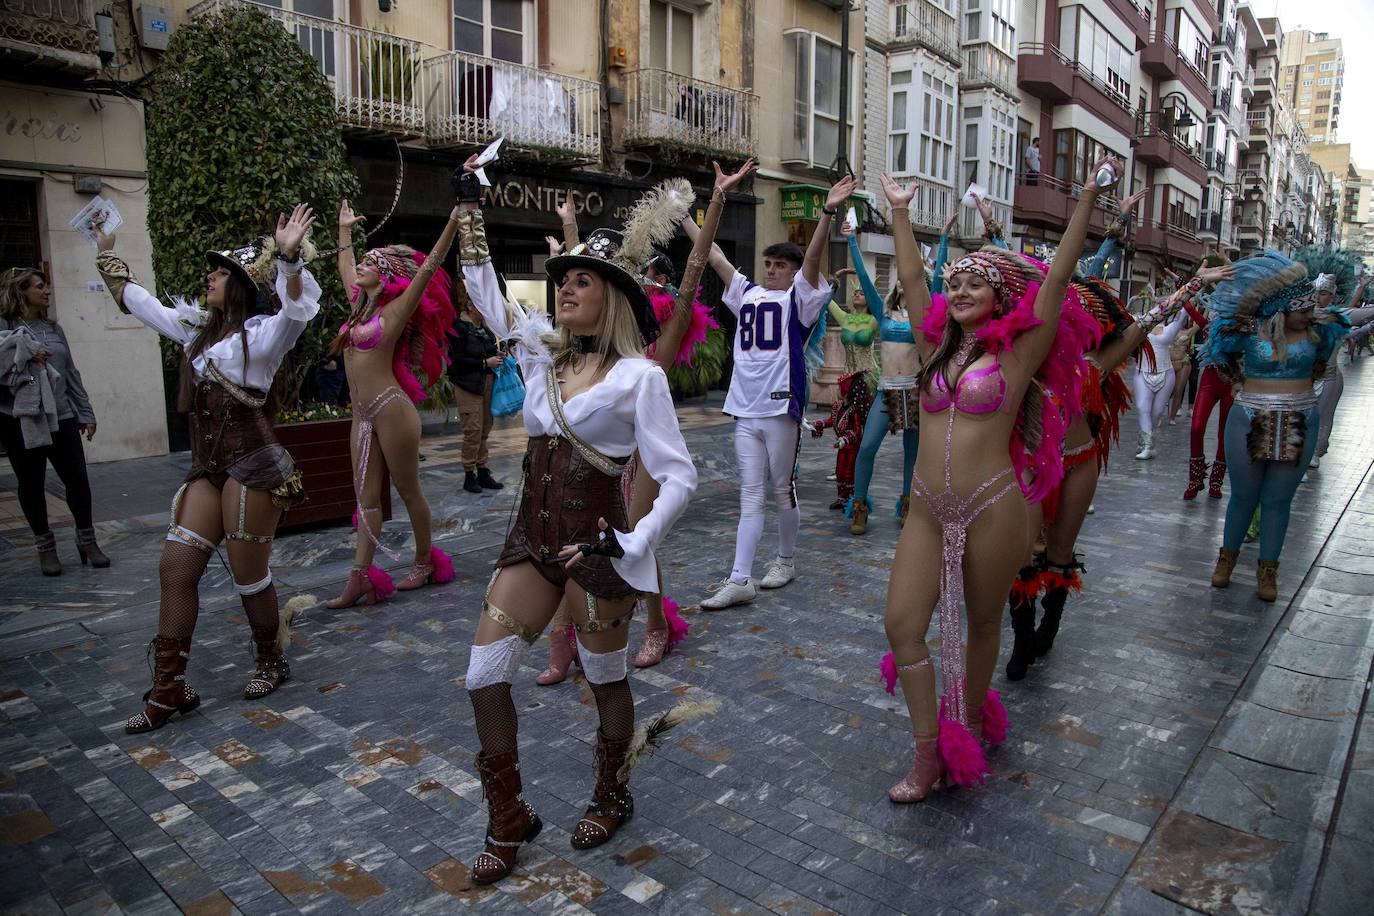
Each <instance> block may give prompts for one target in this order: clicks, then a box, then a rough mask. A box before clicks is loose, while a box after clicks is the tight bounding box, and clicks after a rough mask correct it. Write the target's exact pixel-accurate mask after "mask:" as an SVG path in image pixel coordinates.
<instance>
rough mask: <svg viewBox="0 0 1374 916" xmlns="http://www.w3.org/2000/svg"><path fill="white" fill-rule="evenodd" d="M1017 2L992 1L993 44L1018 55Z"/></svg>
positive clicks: (1007, 0)
mask: <svg viewBox="0 0 1374 916" xmlns="http://www.w3.org/2000/svg"><path fill="white" fill-rule="evenodd" d="M1015 3H1016V0H992V36H991V37H992V43H993V44H994V45H996V46H997V47H999V48H1001V49H1002V50H1003V51H1005V52H1006V53H1007V54H1008V55H1011V56H1015V54H1016V25H1015V22H1016V6H1015Z"/></svg>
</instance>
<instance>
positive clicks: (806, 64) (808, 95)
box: [783, 30, 856, 168]
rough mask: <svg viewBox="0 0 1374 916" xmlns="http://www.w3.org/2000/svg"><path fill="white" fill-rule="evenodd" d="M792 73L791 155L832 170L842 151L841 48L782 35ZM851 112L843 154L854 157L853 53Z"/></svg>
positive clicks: (808, 35) (803, 35)
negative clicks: (831, 166)
mask: <svg viewBox="0 0 1374 916" xmlns="http://www.w3.org/2000/svg"><path fill="white" fill-rule="evenodd" d="M783 40H784V41H785V42H787V43H789V44H790V45H791V47H790V48H789V49H788V55H787V56H788V66H789V68H790V69H791V71H792V86H793V112H792V144H791V146H792V154H791V156H789V157H788V158H789V160H790V161H801V162H805V163H807V164H808V165H811V166H813V167H816V168H828V167H829V166H830V165H832V164H833V163H834V162H835V160H836V158H837V157H838V155H839V150H840V67H841V56H840V46H839V45H837V44H835V43H834V42H831V41H828V40H827V39H825V38H823V37H822V36H820V35H817V34H815V33H814V32H804V31H800V30H797V31H790V32H785V33H783ZM848 65H849V73H850V75H851V76H850V80H849V106H848V117H847V118H846V121H847V123H846V125H845V149H846V154H847V156H848V157H850V158H852V157H853V154H854V142H853V141H854V109H855V107H856V103H855V101H854V97H855V93H854V85H855V81H854V79H853V72H854V53H853V52H852V51H851V52H850V54H849V60H848Z"/></svg>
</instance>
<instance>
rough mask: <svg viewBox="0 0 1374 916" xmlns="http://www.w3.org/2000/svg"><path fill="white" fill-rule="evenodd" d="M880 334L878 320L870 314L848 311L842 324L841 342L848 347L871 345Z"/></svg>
mask: <svg viewBox="0 0 1374 916" xmlns="http://www.w3.org/2000/svg"><path fill="white" fill-rule="evenodd" d="M877 334H878V322H877V320H876V319H875V318H874V317H873V316H872V315H870V314H868V313H866V312H865V313H864V314H862V315H856V314H853V313H852V312H849V313H846V314H845V316H844V319H843V321H842V322H841V324H840V343H842V344H844V345H845V346H846V347H870V346H872V345H873V338H874V337H876V336H877Z"/></svg>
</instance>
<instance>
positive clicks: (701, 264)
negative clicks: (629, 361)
mask: <svg viewBox="0 0 1374 916" xmlns="http://www.w3.org/2000/svg"><path fill="white" fill-rule="evenodd" d="M711 165H712V166H713V167H714V168H715V170H716V182H715V185H714V186H713V187H712V188H711V203H710V204H709V205H708V206H707V207H706V218H705V219H704V220H702V226H701V231H700V232H698V233H697V236H696V238H694V239H693V240H692V251H691V253H690V254H688V255H687V266H686V267H684V268H683V269H682V282H681V284H679V286H678V294H677V302H676V303H675V304H674V306H673V314H672V315H671V316H670V317H669V318H668V320H667V321H665V322H663V326H662V327H661V328H660V330H659V335H658V343H657V345H656V347H655V348H654V361H655V362H656V363H658V365H659V366H660V367H661V368H662V369H663V371H664V372H667V371H668V369H669V368H670V367H671V366H672V365H673V364H674V363H675V362H677V355H678V351H679V350H680V349H681V348H682V338H683V337H684V336H686V334H687V328H688V327H689V326H690V325H691V323H692V309H693V308H694V307H695V305H696V299H697V287H698V286H700V285H701V275H702V272H703V271H705V269H706V262H707V260H708V259H709V258H710V254H711V249H712V248H714V247H715V245H714V241H715V238H716V229H717V228H718V227H719V226H720V215H721V213H722V212H724V210H725V195H726V194H728V193H729V192H730V191H733V190H734V189H735V188H737V187H738V186H739V184H740V182H742V181H743V180H744V179H745V178H746V177H748V176H749V175H751V174H753V172H754V170H755V168H756V166H755V165H754V160H753V159H752V158H751V159H748V160H746V161H745V163H744V165H742V166H740V168H739V170H738V171H735V172H732V173H731V174H729V175H727V174H725V173H724V172H723V171H722V170H721V167H720V164H719V163H716V162H712V163H711ZM685 222H691V223H692V225H694V226H695V225H696V223H695V221H693V220H692V218H691V217H690V216H689V217H687V218H686V220H685Z"/></svg>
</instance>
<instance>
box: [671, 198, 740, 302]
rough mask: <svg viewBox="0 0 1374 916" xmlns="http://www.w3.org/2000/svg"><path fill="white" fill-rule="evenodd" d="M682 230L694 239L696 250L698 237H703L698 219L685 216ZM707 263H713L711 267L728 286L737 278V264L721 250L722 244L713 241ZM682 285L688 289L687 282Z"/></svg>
mask: <svg viewBox="0 0 1374 916" xmlns="http://www.w3.org/2000/svg"><path fill="white" fill-rule="evenodd" d="M682 231H683V232H685V233H687V238H689V239H691V240H692V250H694V251H695V250H696V245H697V239H699V238H701V227H700V226H698V225H697V222H696V220H694V219H692V217H690V216H686V217H683V220H682ZM706 263H707V264H710V265H711V269H712V270H714V271H715V272H716V276H718V277H720V282H722V283H724V284H725V285H726V286H729V285H730V281H731V280H733V279H734V278H735V265H733V264H731V263H730V259H729V258H727V257H726V256H725V252H723V251H721V250H720V246H719V245H717V244H715V243H714V242H712V243H711V253H710V254H709V255H708V256H707V258H706ZM682 287H683V289H686V288H687V284H685V283H684V284H682Z"/></svg>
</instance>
